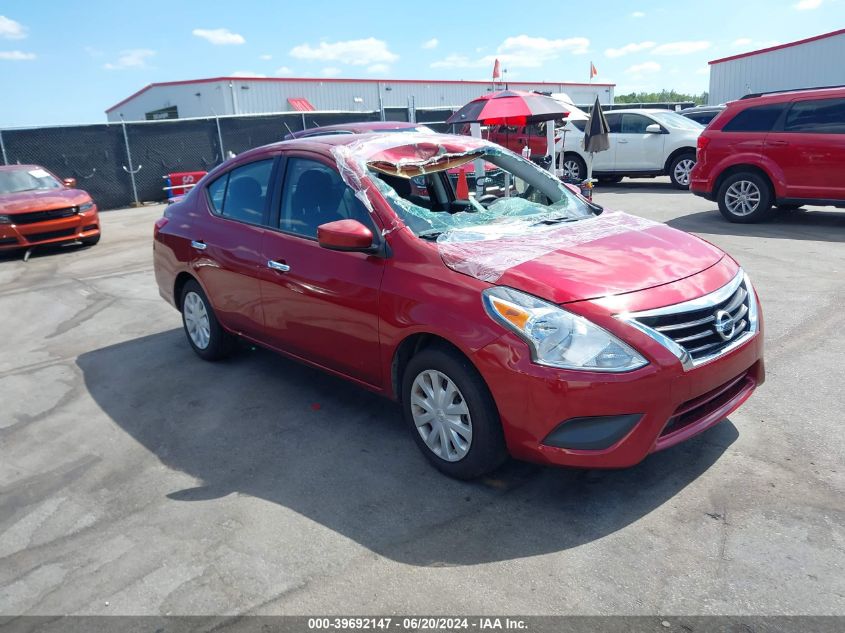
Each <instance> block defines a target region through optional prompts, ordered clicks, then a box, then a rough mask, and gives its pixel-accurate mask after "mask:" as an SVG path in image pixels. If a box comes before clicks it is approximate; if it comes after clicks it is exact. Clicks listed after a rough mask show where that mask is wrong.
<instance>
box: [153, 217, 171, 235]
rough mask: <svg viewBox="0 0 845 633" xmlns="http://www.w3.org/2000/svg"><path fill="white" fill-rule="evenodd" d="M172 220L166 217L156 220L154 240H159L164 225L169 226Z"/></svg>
mask: <svg viewBox="0 0 845 633" xmlns="http://www.w3.org/2000/svg"><path fill="white" fill-rule="evenodd" d="M169 221H170V220H168V219H167V218H165V217H160V218H159V219H158V220H156V222H155V224H154V225H153V239H157V238H158V232H159V231H161V229H163V228H164V225H165V224H167V223H168V222H169Z"/></svg>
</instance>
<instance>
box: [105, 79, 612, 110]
mask: <svg viewBox="0 0 845 633" xmlns="http://www.w3.org/2000/svg"><path fill="white" fill-rule="evenodd" d="M507 86H508V87H509V88H511V89H513V90H536V91H541V92H551V93H559V92H563V93H566V94H567V95H569V97H570V98H571V99H572V101H573V102H574V103H576V104H591V103H592V102H593V101H595V98H596V95H598V97H599V100H600V101H601V103H607V104H612V103H613V90H614V87H615V86H614V84H607V83H592V84H586V83H569V82H557V83H550V82H533V83H532V82H517V81H509V82H508V84H507ZM499 87H500V86H499V84H497V85H496V89H499ZM502 87H504V86H502ZM488 90H492V84H491V83H490V82H484V81H439V80H429V81H415V80H409V79H396V80H381V79H304V78H252V77H250V78H245V77H214V78H212V79H193V80H189V81H169V82H164V83H153V84H150V85H148V86H146V87H145V88H142V89H141V90H139V91H138V92H136V93H135V94H133V95H131V96H129V97H127V98H126V99H124V100H123V101H121V102H120V103H117V104H116V105H114V106H112V107H111V108H109V109H108V110H106V115H107V116H108V120H109V121H120V119H121V117H122V118H123V119H124V120H126V121H143V120H156V119H182V118H189V117H207V116H218V115H227V114H235V115H237V114H266V113H270V112H289V111H309V110H336V111H345V112H348V111H361V112H373V111H382V112H384V110H385V108H407V109H409V110H411V111H412V110H414V109H416V108H448V107H455V108H456V107H459V106H462V105H464V104H465V103H466V102H468V101H470V100H472V99H474V98H476V97H478V96H479V95H481V94H484V93H485V92H486V91H488Z"/></svg>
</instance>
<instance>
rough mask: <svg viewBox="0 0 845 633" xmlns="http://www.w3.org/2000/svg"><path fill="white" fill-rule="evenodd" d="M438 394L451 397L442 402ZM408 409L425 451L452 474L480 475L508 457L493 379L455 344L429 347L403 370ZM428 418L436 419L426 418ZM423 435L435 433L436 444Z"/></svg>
mask: <svg viewBox="0 0 845 633" xmlns="http://www.w3.org/2000/svg"><path fill="white" fill-rule="evenodd" d="M451 387H454V388H455V390H454V391H453V390H452V389H451ZM438 389H439V393H438ZM450 394H451V395H450ZM438 395H440V396H442V397H444V398H449V401H448V402H449V403H448V404H447V403H446V401H441V402H437V396H438ZM449 407H454V411H455V412H456V413H455V414H454V415H451V416H450V415H449V414H448V411H449ZM402 410H403V413H404V416H405V421H406V423H407V425H408V428H409V430H410V432H411V435H412V436H413V438H414V441H415V442H416V443H417V446H418V447H419V449H420V450H421V451H422V453H423V455H425V457H426V459H428V461H429V462H431V464H432V465H433V466H434V467H435V468H437V470H439V471H440V472H441V473H443V474H445V475H448V476H449V477H454V478H455V479H464V480H466V479H475V478H476V477H480V476H481V475H484V474H486V473H489V472H490V471H492V470H494V469H495V468H497V467H498V466H500V465H501V464H502V463H504V461H505V460H506V459H507V458H508V453H507V449H506V448H505V438H504V434H503V432H502V425H501V422H500V421H499V412H498V411H497V409H496V405H495V403H494V402H493V397H492V396H491V395H490V392H489V390H488V389H487V385H486V384H484V381H483V380H482V378H481V376H480V375H479V374H478V371H476V369H475V367H473V366H472V364H471V363H470V362H469V361H468V360H467V359H466V358H465V357H463V356H462V355H460V354H459V353H457V352H455V351H453V350H451V349H448V348H442V347H429V348H425V349H423V350H422V351H420V352H419V353H418V354H416V355H415V356H414V357H413V358H411V360H410V361H409V362H408V365H407V366H406V368H405V371H404V373H403V376H402ZM463 412H465V413H463ZM426 413H428V414H429V415H428V416H426ZM450 418H451V419H450ZM427 419H430V420H431V422H428V423H426V422H424V420H427ZM441 429H442V430H441ZM461 429H462V430H461ZM467 430H468V433H467ZM423 435H427V436H428V437H429V438H432V439H431V447H430V446H429V444H428V443H426V440H424V439H423ZM444 439H446V450H445V453H446V455H445V456H444V450H443V449H444V447H443V440H444Z"/></svg>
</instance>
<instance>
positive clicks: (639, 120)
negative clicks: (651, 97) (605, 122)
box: [622, 113, 654, 134]
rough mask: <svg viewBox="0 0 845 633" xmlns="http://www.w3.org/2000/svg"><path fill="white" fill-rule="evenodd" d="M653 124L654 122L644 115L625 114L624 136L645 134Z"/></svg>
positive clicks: (623, 123)
mask: <svg viewBox="0 0 845 633" xmlns="http://www.w3.org/2000/svg"><path fill="white" fill-rule="evenodd" d="M652 123H654V121H652V120H651V119H649V118H648V117H645V116H643V115H642V114H628V113H626V114H623V115H622V134H645V133H646V131H645V129H646V128H647V127H648V126H649V125H651V124H652Z"/></svg>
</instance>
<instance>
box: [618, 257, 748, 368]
mask: <svg viewBox="0 0 845 633" xmlns="http://www.w3.org/2000/svg"><path fill="white" fill-rule="evenodd" d="M755 301H756V299H755V297H754V292H753V289H752V288H751V286H750V282H749V281H748V279H747V277H746V276H745V275H744V273H742V272H741V271H740V273H739V274H737V276H736V277H734V279H733V280H731V282H730V283H728V284H727V285H725V286H723V287H722V288H720V289H719V290H716V291H715V292H712V293H710V294H709V295H705V296H704V297H700V298H699V299H694V300H692V301H686V302H684V303H680V304H677V305H674V306H667V307H665V308H658V309H656V310H647V311H644V312H638V313H635V314H628V315H624V317H623V318H624V319H625V320H626V321H628V322H629V323H631V325H634V326H636V327H637V328H638V329H640V330H642V331H644V332H645V333H647V334H648V335H649V336H651V337H652V338H654V339H655V340H657V341H659V342H661V343H663V344H664V345H665V346H666V347H668V348H669V349H670V350H671V351H673V352H675V353H676V355H678V356H679V358H680V359H681V361H682V362H683V363H684V365H685V367H686V368H690V367H692V366H695V365H696V364H699V363H702V362H705V361H707V360H710V359H712V358H714V357H716V356H719V355H720V354H722V353H724V352H726V351H727V350H728V348H732V347H734V346H736V345H738V344H739V343H740V342H741V341H743V340H745V339H746V338H748V337H749V336H750V335H751V334H753V333H754V332H756V330H757V306H756V303H753V302H755Z"/></svg>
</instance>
